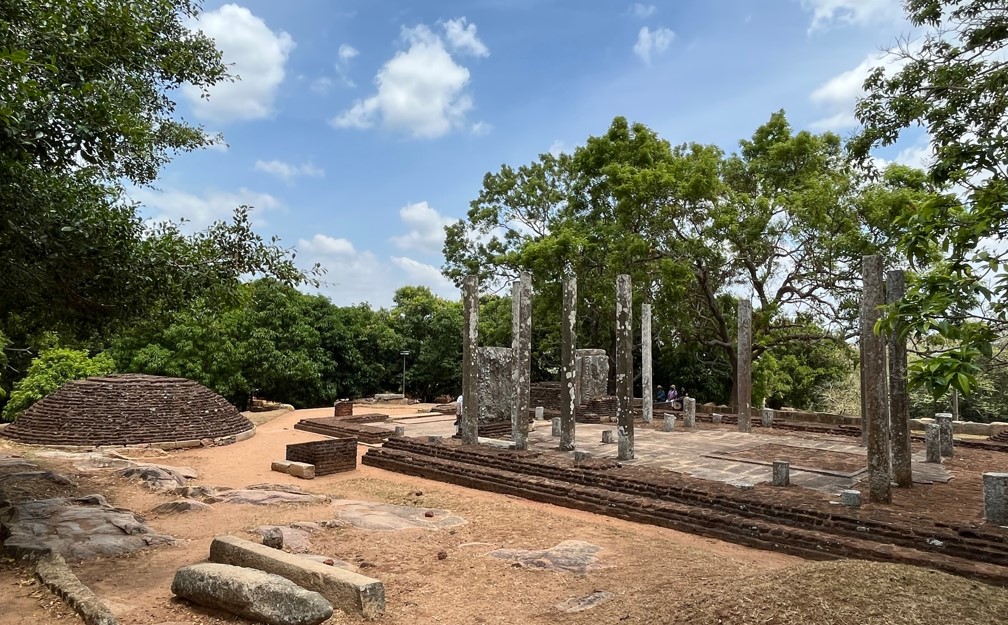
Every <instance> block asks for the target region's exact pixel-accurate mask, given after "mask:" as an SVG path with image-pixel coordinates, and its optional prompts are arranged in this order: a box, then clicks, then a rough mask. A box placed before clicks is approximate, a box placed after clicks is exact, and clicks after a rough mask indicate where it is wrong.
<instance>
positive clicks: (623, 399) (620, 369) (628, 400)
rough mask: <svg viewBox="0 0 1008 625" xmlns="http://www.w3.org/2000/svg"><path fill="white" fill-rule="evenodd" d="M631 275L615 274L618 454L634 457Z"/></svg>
mask: <svg viewBox="0 0 1008 625" xmlns="http://www.w3.org/2000/svg"><path fill="white" fill-rule="evenodd" d="M630 286H631V285H630V276H629V275H627V274H620V275H618V276H616V426H617V430H618V431H619V451H618V453H617V458H619V459H620V460H632V459H633V457H634V423H633V325H632V324H633V293H632V292H631V290H630Z"/></svg>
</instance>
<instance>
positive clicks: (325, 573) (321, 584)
mask: <svg viewBox="0 0 1008 625" xmlns="http://www.w3.org/2000/svg"><path fill="white" fill-rule="evenodd" d="M210 561H211V562H217V563H221V564H231V565H235V566H245V567H249V568H254V569H258V570H260V571H265V572H267V573H273V574H276V575H280V576H283V577H286V578H287V579H289V580H291V581H292V582H294V583H296V584H298V585H300V586H303V587H304V588H307V589H309V590H313V591H315V592H318V593H319V594H321V595H322V596H323V597H325V598H326V599H327V600H328V601H329V602H330V603H331V604H332V606H333V608H335V609H337V610H340V611H343V612H347V613H349V614H357V615H361V616H364V617H365V618H377V617H378V616H380V615H381V614H382V613H384V612H385V586H384V584H382V582H381V581H380V580H377V579H373V578H371V577H365V576H364V575H360V574H358V573H353V572H351V571H346V570H344V569H340V568H336V567H332V566H326V565H325V564H321V563H319V562H313V561H312V560H308V559H306V558H303V557H301V556H298V555H295V554H291V553H287V552H284V551H277V550H276V549H270V548H269V547H264V546H263V545H259V544H256V543H253V542H250V541H247V540H242V539H241V538H237V537H234V536H218V537H216V538H214V539H213V542H212V543H211V544H210Z"/></svg>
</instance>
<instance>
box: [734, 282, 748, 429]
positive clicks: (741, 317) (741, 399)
mask: <svg viewBox="0 0 1008 625" xmlns="http://www.w3.org/2000/svg"><path fill="white" fill-rule="evenodd" d="M735 377H736V380H735V389H736V391H737V392H736V396H737V397H738V431H739V432H751V431H752V421H751V420H750V419H751V418H752V302H750V301H749V300H747V299H740V300H739V301H738V366H737V367H736V375H735Z"/></svg>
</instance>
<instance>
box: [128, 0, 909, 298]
mask: <svg viewBox="0 0 1008 625" xmlns="http://www.w3.org/2000/svg"><path fill="white" fill-rule="evenodd" d="M190 26H191V27H192V28H194V29H199V30H202V31H203V32H204V33H206V34H207V35H209V36H210V37H212V38H213V39H214V40H215V41H216V43H217V47H218V48H219V49H220V50H221V51H222V53H223V58H224V61H225V62H226V63H228V64H229V66H230V70H231V72H232V73H233V74H236V75H237V76H238V77H239V78H240V79H239V80H236V81H234V82H228V83H224V84H220V85H217V86H215V87H213V88H212V89H211V90H210V93H209V94H208V95H209V97H208V98H203V97H201V93H200V92H199V90H197V89H195V88H192V87H189V88H183V89H181V90H179V91H178V92H177V93H175V94H174V95H175V97H176V99H177V101H178V104H179V107H178V114H179V115H180V116H181V117H182V118H184V119H185V120H187V121H189V122H192V123H194V124H198V125H201V126H202V127H204V128H205V129H206V130H208V131H210V132H213V133H220V134H221V135H222V136H223V142H222V143H221V144H220V145H216V146H214V147H212V148H209V149H206V150H203V151H200V152H196V153H187V154H180V155H178V156H177V157H176V158H175V159H174V160H173V161H172V162H171V163H170V164H169V165H168V166H167V167H166V168H165V169H164V170H163V172H162V175H161V177H160V179H159V180H158V182H157V183H156V184H155V185H154V186H153V187H152V188H135V189H132V190H131V191H130V195H131V197H132V198H133V199H134V200H136V201H138V202H140V203H141V205H142V207H141V213H142V214H143V215H145V216H146V217H147V218H149V219H153V220H156V219H165V218H168V219H175V220H177V219H180V218H181V219H185V220H187V226H186V227H187V228H189V229H201V228H203V227H205V226H207V225H209V224H210V223H211V222H213V221H215V220H219V219H226V218H228V217H229V216H230V214H231V213H232V211H233V209H234V208H235V207H236V206H238V205H240V204H245V205H250V206H253V207H254V210H253V217H254V221H253V223H254V225H255V227H256V230H257V232H259V233H260V234H262V235H264V236H265V237H267V238H268V237H269V236H273V235H276V236H278V237H279V238H280V239H281V244H282V245H284V246H287V247H292V248H295V249H296V253H297V257H296V258H297V261H298V262H299V263H301V264H302V265H303V266H310V265H311V264H313V263H315V262H318V263H321V265H322V266H323V267H325V268H326V269H327V274H326V275H325V276H324V277H323V280H324V282H325V284H323V286H322V287H321V288H320V289H319V292H321V293H323V294H325V295H327V296H329V297H330V298H331V299H332V301H333V302H334V303H335V304H337V305H340V306H343V305H349V304H354V303H361V302H367V303H369V304H371V305H372V306H374V307H379V306H383V307H388V306H390V305H391V304H392V301H393V300H392V298H393V295H394V293H395V290H396V289H397V288H399V287H401V286H404V285H425V286H429V287H430V288H431V289H432V290H433V291H434V292H435V293H436V294H438V295H441V296H443V297H447V298H450V299H457V298H458V297H459V291H458V289H456V288H455V287H454V286H453V285H452V283H451V282H450V281H448V280H447V279H445V278H444V277H443V276H442V275H441V271H440V267H441V265H442V262H443V258H442V255H441V249H442V244H443V239H444V232H443V229H444V226H445V225H446V224H449V223H452V222H453V221H455V220H458V219H464V218H465V216H466V212H467V211H468V210H469V203H470V202H471V201H472V200H473V199H475V198H476V197H477V195H478V193H479V190H480V188H481V186H482V182H483V177H484V175H485V174H486V173H488V172H496V171H498V170H499V169H500V167H501V166H502V165H504V164H508V165H512V166H518V165H522V164H526V163H529V162H532V161H534V160H535V159H537V158H538V155H539V154H541V153H545V152H559V151H572V150H573V149H574V148H576V147H577V146H579V145H583V144H584V143H585V141H586V139H587V138H588V137H589V136H597V135H601V134H604V133H605V132H606V130H607V129H608V127H609V125H610V123H611V122H612V119H613V118H614V117H616V116H624V117H626V118H627V119H628V120H630V121H631V122H641V123H644V124H645V125H647V126H649V127H650V128H652V129H653V130H655V131H656V132H658V133H659V134H660V135H661V136H662V137H663V138H665V139H667V140H669V141H670V142H672V143H673V144H678V143H683V142H694V141H695V142H700V143H712V144H716V145H718V146H720V147H721V148H723V149H724V150H726V151H728V152H732V151H735V150H737V147H738V142H739V140H741V139H743V138H746V137H749V136H751V135H752V133H753V131H755V130H756V128H757V127H758V126H759V125H761V124H762V123H764V122H766V121H767V120H768V119H769V118H770V115H771V114H772V113H773V112H775V111H777V110H780V109H784V110H785V111H786V113H787V115H788V119H789V121H790V122H791V124H792V126H793V127H794V128H795V129H796V130H803V129H807V130H811V131H814V132H824V131H833V132H836V133H839V134H840V135H841V136H849V135H850V134H852V133H853V132H855V131H856V129H857V123H856V121H855V119H854V106H855V102H856V100H857V97H858V94H859V93H860V87H861V83H862V81H863V80H864V77H865V76H866V74H867V72H868V70H869V69H870V68H871V67H874V66H875V65H878V64H879V63H880V62H881V60H882V59H883V50H884V49H885V48H888V47H890V46H892V45H893V44H894V43H895V42H896V41H897V38H899V37H903V36H907V35H912V30H911V27H910V25H909V24H908V23H907V22H906V21H905V19H904V16H903V12H902V10H901V6H900V2H899V0H672V1H668V2H641V3H635V2H631V3H628V2H620V1H617V0H605V1H603V0H555V1H554V0H470V1H468V2H453V1H438V2H436V1H430V0H429V1H424V2H416V1H413V2H407V1H403V0H287V1H284V2H277V1H276V0H241V1H240V2H237V3H236V2H219V1H212V0H207V1H206V2H205V4H204V11H203V13H202V14H201V15H200V16H199V18H198V20H196V21H195V22H193V23H191V24H190ZM928 153H929V146H928V143H927V139H926V137H920V136H916V137H914V136H910V137H908V138H907V139H906V140H904V141H902V142H901V143H900V144H898V145H897V146H895V147H894V148H891V149H889V150H888V151H887V152H885V153H881V154H880V155H879V157H880V158H883V159H886V160H892V161H899V162H905V163H909V164H915V165H920V164H921V163H923V162H924V159H926V157H927V155H928Z"/></svg>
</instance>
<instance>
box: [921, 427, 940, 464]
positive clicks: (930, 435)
mask: <svg viewBox="0 0 1008 625" xmlns="http://www.w3.org/2000/svg"><path fill="white" fill-rule="evenodd" d="M924 446H925V450H926V460H925V462H941V433H940V432H939V431H938V424H937V423H928V424H927V426H926V427H925V428H924Z"/></svg>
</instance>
